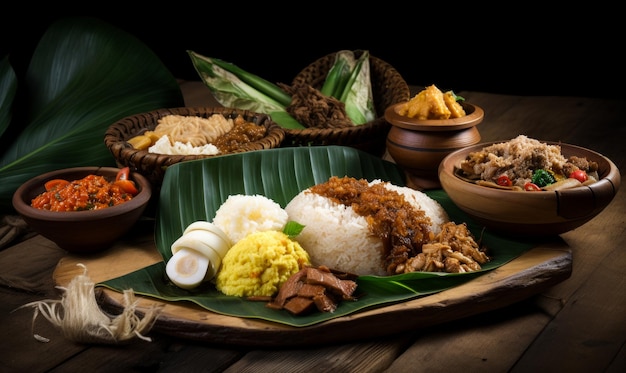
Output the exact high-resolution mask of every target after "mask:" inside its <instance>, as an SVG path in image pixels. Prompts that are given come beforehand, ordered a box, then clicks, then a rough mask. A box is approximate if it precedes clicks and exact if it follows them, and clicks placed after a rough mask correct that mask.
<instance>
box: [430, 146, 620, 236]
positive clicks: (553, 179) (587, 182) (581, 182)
mask: <svg viewBox="0 0 626 373" xmlns="http://www.w3.org/2000/svg"><path fill="white" fill-rule="evenodd" d="M532 154H534V156H532ZM439 179H440V181H441V185H442V187H443V189H444V191H445V192H446V193H447V194H448V196H449V197H450V199H451V200H452V201H453V202H454V203H455V204H456V205H457V206H458V207H459V208H460V209H461V210H463V211H465V212H466V213H467V214H468V215H470V216H471V218H472V219H474V220H475V221H476V222H478V223H480V224H483V225H484V226H485V227H486V228H487V229H488V230H491V231H493V232H502V233H506V234H513V235H515V236H522V237H529V236H550V235H558V234H562V233H565V232H568V231H570V230H573V229H576V228H578V227H580V226H581V225H583V224H585V223H587V222H588V221H589V220H591V219H593V218H594V217H595V216H596V215H598V214H599V213H600V212H601V211H602V210H604V208H605V207H606V206H607V205H608V204H609V203H610V202H611V201H612V200H613V197H615V194H616V193H617V191H618V189H619V186H620V182H621V180H620V173H619V170H618V168H617V166H616V165H615V164H614V163H613V162H612V161H611V160H610V159H608V158H607V157H605V156H604V155H602V154H599V153H597V152H595V151H593V150H590V149H586V148H583V147H580V146H576V145H571V144H564V143H560V142H550V141H541V140H535V139H531V138H528V137H526V136H524V135H520V136H518V137H516V138H515V139H512V140H508V141H496V142H490V143H481V144H476V145H473V146H470V147H467V148H464V149H461V150H458V151H455V152H453V153H451V154H450V155H448V156H447V157H446V158H445V159H444V160H443V161H442V162H441V165H440V166H439Z"/></svg>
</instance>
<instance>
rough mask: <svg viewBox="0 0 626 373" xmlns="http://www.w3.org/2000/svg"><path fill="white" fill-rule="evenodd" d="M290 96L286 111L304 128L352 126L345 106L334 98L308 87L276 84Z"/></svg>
mask: <svg viewBox="0 0 626 373" xmlns="http://www.w3.org/2000/svg"><path fill="white" fill-rule="evenodd" d="M278 84H279V86H280V88H282V89H283V90H284V91H285V92H287V93H289V94H290V95H291V104H290V105H289V106H287V108H286V111H287V112H288V113H289V114H291V116H292V117H294V118H295V119H296V120H297V121H298V122H300V124H302V125H303V126H305V127H309V128H310V127H315V128H342V127H352V126H354V124H353V123H352V120H350V118H349V117H348V115H347V114H346V107H345V104H344V103H343V102H341V101H339V100H337V99H336V98H334V97H330V96H326V95H324V94H322V93H321V92H320V91H319V90H317V89H315V88H313V87H311V86H310V85H308V84H306V85H297V86H288V85H286V84H283V83H278Z"/></svg>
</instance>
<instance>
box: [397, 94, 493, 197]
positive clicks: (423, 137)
mask: <svg viewBox="0 0 626 373" xmlns="http://www.w3.org/2000/svg"><path fill="white" fill-rule="evenodd" d="M403 104H405V102H402V103H397V104H395V105H391V106H389V107H388V108H387V110H385V119H386V120H387V122H389V123H390V124H391V129H390V130H389V134H388V135H387V152H388V153H389V155H390V156H391V158H393V160H394V161H395V162H396V163H397V164H398V165H400V166H401V167H402V168H403V169H404V170H405V171H406V172H407V173H408V174H409V175H411V176H412V179H413V180H412V181H413V183H415V184H417V185H418V186H419V187H421V188H422V189H430V188H440V187H441V185H440V183H439V176H438V169H439V163H441V161H442V160H443V159H444V158H445V157H446V156H447V155H448V154H450V153H452V152H454V151H456V150H459V149H462V148H464V147H467V146H470V145H474V144H477V143H479V142H480V139H481V138H480V133H479V132H478V129H477V128H476V126H477V125H478V124H479V123H480V122H482V120H483V118H484V111H483V109H482V108H480V107H479V106H476V105H473V104H470V103H467V102H462V103H461V105H462V106H463V109H465V112H466V114H467V115H465V116H463V117H460V118H451V119H440V120H437V119H429V120H419V119H414V118H409V117H407V116H404V115H400V114H398V107H399V106H401V105H403Z"/></svg>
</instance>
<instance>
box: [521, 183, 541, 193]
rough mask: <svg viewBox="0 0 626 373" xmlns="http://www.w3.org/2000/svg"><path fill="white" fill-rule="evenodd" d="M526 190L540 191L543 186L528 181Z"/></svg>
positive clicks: (525, 186) (525, 185)
mask: <svg viewBox="0 0 626 373" xmlns="http://www.w3.org/2000/svg"><path fill="white" fill-rule="evenodd" d="M524 190H527V191H529V192H538V191H541V188H539V187H538V186H537V184H533V183H526V184H524Z"/></svg>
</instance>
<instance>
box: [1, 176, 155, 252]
mask: <svg viewBox="0 0 626 373" xmlns="http://www.w3.org/2000/svg"><path fill="white" fill-rule="evenodd" d="M118 171H119V169H118V168H114V167H76V168H67V169H62V170H57V171H52V172H48V173H45V174H43V175H40V176H37V177H34V178H32V179H30V180H28V181H27V182H25V183H24V184H22V185H21V186H20V187H19V188H17V190H16V191H15V193H14V194H13V207H14V208H15V210H16V211H17V212H18V213H19V214H20V215H21V216H22V218H23V219H24V221H26V223H28V225H29V226H30V227H31V228H32V229H33V230H34V231H35V232H37V233H39V234H41V235H42V236H44V237H46V238H48V239H50V240H51V241H53V242H54V243H56V244H57V245H58V246H59V247H60V248H62V249H65V250H67V251H69V252H73V253H81V254H86V253H94V252H98V251H102V250H104V249H106V248H108V247H110V246H111V245H113V243H114V242H115V241H116V240H117V239H119V238H120V237H121V236H122V235H124V234H125V233H126V232H128V231H129V230H130V229H131V228H132V227H133V225H134V224H135V222H136V221H137V220H138V219H139V217H140V216H141V215H142V213H143V212H144V209H145V208H146V206H147V204H148V201H149V200H150V196H151V195H152V188H151V184H150V182H149V181H148V179H147V178H145V177H144V176H142V175H140V174H138V173H131V174H130V178H131V180H133V181H134V182H135V185H136V186H137V189H138V190H139V193H138V194H137V195H136V196H135V197H134V198H133V199H131V200H130V201H127V202H124V203H122V204H119V205H116V206H111V207H107V208H103V209H99V210H89V211H71V212H57V211H47V210H41V209H37V208H34V207H32V206H31V200H32V199H33V198H35V197H36V196H38V195H39V194H41V193H43V192H44V191H45V187H44V184H45V183H46V182H47V181H49V180H52V179H65V180H68V181H73V180H79V179H82V178H84V177H85V176H87V175H90V174H94V175H102V176H104V177H105V178H107V179H108V180H115V176H116V175H117V173H118Z"/></svg>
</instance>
